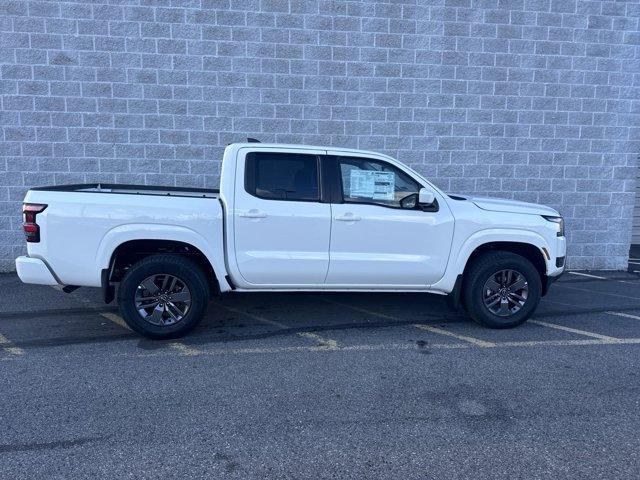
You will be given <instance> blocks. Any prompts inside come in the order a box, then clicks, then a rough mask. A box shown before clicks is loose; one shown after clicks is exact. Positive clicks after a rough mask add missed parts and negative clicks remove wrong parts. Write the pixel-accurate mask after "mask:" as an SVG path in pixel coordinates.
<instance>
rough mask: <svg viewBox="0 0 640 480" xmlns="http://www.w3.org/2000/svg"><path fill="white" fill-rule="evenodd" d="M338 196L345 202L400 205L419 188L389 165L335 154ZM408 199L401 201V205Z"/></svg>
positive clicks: (406, 203)
mask: <svg viewBox="0 0 640 480" xmlns="http://www.w3.org/2000/svg"><path fill="white" fill-rule="evenodd" d="M338 164H339V165H340V174H341V177H342V196H343V198H344V201H345V202H346V203H369V204H371V203H373V204H376V205H383V206H385V207H393V208H403V205H401V204H400V201H401V200H403V199H406V198H407V197H409V196H411V195H415V196H416V197H415V201H414V202H413V204H414V205H415V204H416V203H417V194H418V192H419V191H420V185H419V184H418V183H417V182H416V181H414V180H413V179H412V178H410V177H409V176H408V175H407V174H405V173H404V172H402V171H401V170H399V169H397V168H396V167H394V166H393V165H390V164H388V163H386V162H383V161H380V160H374V159H370V158H357V157H339V158H338ZM407 205H411V202H407V201H406V200H405V202H404V208H407Z"/></svg>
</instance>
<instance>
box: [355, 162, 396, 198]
mask: <svg viewBox="0 0 640 480" xmlns="http://www.w3.org/2000/svg"><path fill="white" fill-rule="evenodd" d="M349 180H350V182H349V183H350V187H351V188H350V189H349V195H350V196H351V197H360V198H371V199H373V200H394V199H395V195H394V192H395V186H396V185H395V183H396V181H395V180H396V176H395V174H394V173H393V172H378V171H375V170H355V169H354V170H351V178H350V179H349Z"/></svg>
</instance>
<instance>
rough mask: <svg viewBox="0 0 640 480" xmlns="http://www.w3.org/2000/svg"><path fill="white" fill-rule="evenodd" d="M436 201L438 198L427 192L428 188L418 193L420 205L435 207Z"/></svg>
mask: <svg viewBox="0 0 640 480" xmlns="http://www.w3.org/2000/svg"><path fill="white" fill-rule="evenodd" d="M435 201H436V196H435V195H434V194H433V192H431V191H429V190H427V189H426V188H424V187H423V188H421V189H420V192H419V193H418V203H419V204H420V205H425V206H428V205H433V202H435Z"/></svg>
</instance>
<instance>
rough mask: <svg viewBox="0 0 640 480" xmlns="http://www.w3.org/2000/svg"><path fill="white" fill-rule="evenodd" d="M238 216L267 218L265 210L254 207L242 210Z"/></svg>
mask: <svg viewBox="0 0 640 480" xmlns="http://www.w3.org/2000/svg"><path fill="white" fill-rule="evenodd" d="M238 216H239V217H242V218H267V214H266V213H265V212H263V211H262V210H256V209H255V208H252V209H251V210H249V211H248V212H242V213H240V214H238Z"/></svg>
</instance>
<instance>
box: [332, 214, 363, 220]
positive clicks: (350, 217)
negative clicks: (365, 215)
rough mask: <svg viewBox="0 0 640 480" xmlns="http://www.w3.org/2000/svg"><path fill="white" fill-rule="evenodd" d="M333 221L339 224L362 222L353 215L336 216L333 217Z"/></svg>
mask: <svg viewBox="0 0 640 480" xmlns="http://www.w3.org/2000/svg"><path fill="white" fill-rule="evenodd" d="M333 219H334V220H338V221H340V222H358V221H360V220H362V219H361V218H360V217H359V216H357V215H354V214H353V213H351V212H349V213H345V214H344V215H337V216H335V217H333Z"/></svg>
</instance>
